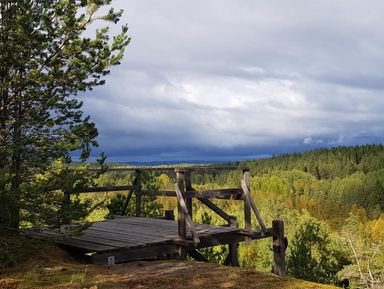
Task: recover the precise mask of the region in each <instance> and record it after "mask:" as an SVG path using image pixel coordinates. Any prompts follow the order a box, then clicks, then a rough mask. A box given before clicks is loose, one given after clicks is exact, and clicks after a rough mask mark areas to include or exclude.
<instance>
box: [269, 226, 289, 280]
mask: <svg viewBox="0 0 384 289" xmlns="http://www.w3.org/2000/svg"><path fill="white" fill-rule="evenodd" d="M272 228H273V229H274V231H275V236H274V237H273V268H272V271H273V273H274V274H276V275H278V276H281V277H284V276H286V275H287V266H286V263H285V250H286V249H287V243H288V241H287V239H286V238H284V223H283V221H281V220H273V221H272Z"/></svg>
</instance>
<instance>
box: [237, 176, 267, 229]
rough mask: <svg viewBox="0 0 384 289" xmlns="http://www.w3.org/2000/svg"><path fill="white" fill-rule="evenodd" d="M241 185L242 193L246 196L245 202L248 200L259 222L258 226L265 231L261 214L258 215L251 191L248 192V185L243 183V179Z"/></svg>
mask: <svg viewBox="0 0 384 289" xmlns="http://www.w3.org/2000/svg"><path fill="white" fill-rule="evenodd" d="M241 187H242V189H243V191H244V195H245V197H246V198H247V202H248V203H249V205H250V206H251V208H252V210H253V212H254V214H255V215H256V219H257V221H258V222H259V226H260V228H261V229H262V230H263V231H265V230H266V228H267V227H266V226H265V224H264V221H263V219H262V218H261V216H260V213H259V210H258V209H257V207H256V204H255V202H254V201H253V199H252V196H251V193H250V191H249V187H248V186H247V184H246V183H245V181H244V180H242V181H241Z"/></svg>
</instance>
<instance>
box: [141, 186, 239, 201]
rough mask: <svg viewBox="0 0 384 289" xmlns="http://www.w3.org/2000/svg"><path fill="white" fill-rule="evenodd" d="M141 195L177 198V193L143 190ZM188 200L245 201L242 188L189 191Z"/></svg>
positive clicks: (186, 194)
mask: <svg viewBox="0 0 384 289" xmlns="http://www.w3.org/2000/svg"><path fill="white" fill-rule="evenodd" d="M138 194H139V195H142V196H151V197H176V192H175V191H163V190H160V191H147V190H142V191H140V193H138ZM185 196H186V197H187V198H201V199H207V198H215V199H224V200H229V199H230V200H244V198H245V197H244V195H243V191H242V190H241V189H240V188H228V189H215V190H203V191H187V192H185Z"/></svg>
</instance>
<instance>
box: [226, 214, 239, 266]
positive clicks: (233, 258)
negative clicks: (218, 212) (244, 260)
mask: <svg viewBox="0 0 384 289" xmlns="http://www.w3.org/2000/svg"><path fill="white" fill-rule="evenodd" d="M229 226H230V227H234V228H237V227H238V224H237V220H236V218H235V217H231V219H230V221H229ZM238 247H239V243H238V242H232V243H229V245H228V257H229V260H230V264H231V266H234V267H240V264H239V255H238V250H237V249H238Z"/></svg>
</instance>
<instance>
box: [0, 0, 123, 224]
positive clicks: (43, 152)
mask: <svg viewBox="0 0 384 289" xmlns="http://www.w3.org/2000/svg"><path fill="white" fill-rule="evenodd" d="M110 3H111V0H71V1H70V0H39V1H31V0H0V212H1V213H0V224H2V225H6V226H11V227H14V228H17V227H18V225H19V210H20V198H21V194H22V186H23V184H24V183H26V182H28V180H30V178H31V176H32V175H33V174H36V173H38V172H42V171H43V170H44V169H45V168H46V167H47V166H49V164H50V163H52V161H53V160H54V159H56V158H60V157H62V158H66V159H68V158H69V157H68V156H69V153H70V152H71V151H74V150H78V149H81V151H82V154H81V158H82V159H83V160H85V159H87V157H88V156H89V153H90V147H91V146H92V145H97V143H96V141H95V137H96V136H97V129H96V127H95V125H94V123H92V122H91V121H90V118H89V116H84V115H83V113H82V111H81V106H82V102H81V101H79V100H77V99H76V95H77V93H78V92H82V91H87V90H91V89H92V88H94V87H95V86H98V85H102V84H104V80H103V76H105V75H106V74H108V73H109V70H108V68H109V67H110V66H112V65H115V64H119V61H120V60H121V58H122V57H123V53H124V48H125V47H126V45H128V43H129V37H128V35H127V27H126V26H123V27H122V31H121V32H120V34H118V35H117V36H115V37H113V39H110V37H109V31H108V28H107V27H103V28H99V29H98V30H97V31H96V33H95V36H94V37H88V35H89V33H85V32H86V31H87V29H88V28H89V26H90V25H91V24H92V23H94V22H96V21H101V22H105V21H107V22H111V23H115V24H116V23H117V22H118V21H119V18H120V16H121V15H122V11H118V12H115V11H114V10H113V9H112V8H111V9H110V10H109V11H108V12H107V13H106V14H101V13H100V8H101V7H108V6H109V5H110ZM85 35H87V36H85Z"/></svg>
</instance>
